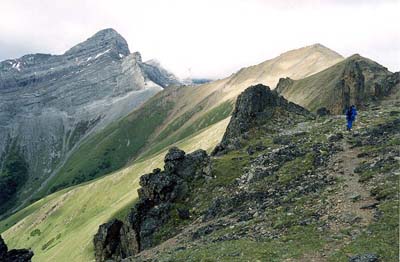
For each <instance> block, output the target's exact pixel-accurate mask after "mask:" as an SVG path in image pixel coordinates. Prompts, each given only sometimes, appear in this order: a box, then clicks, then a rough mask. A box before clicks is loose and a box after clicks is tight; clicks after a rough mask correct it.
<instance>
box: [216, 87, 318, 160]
mask: <svg viewBox="0 0 400 262" xmlns="http://www.w3.org/2000/svg"><path fill="white" fill-rule="evenodd" d="M310 115H311V114H310V113H309V112H308V111H307V110H306V109H304V108H302V107H301V106H298V105H296V104H294V103H291V102H288V101H287V100H286V99H285V98H283V97H282V96H280V95H279V94H278V93H277V92H276V91H275V90H274V91H271V90H270V89H269V87H267V86H264V85H261V84H259V85H255V86H251V87H249V88H248V89H246V90H245V91H244V92H243V93H242V94H240V95H239V97H238V98H237V101H236V106H235V110H234V111H233V114H232V118H231V120H230V122H229V125H228V127H227V129H226V131H225V134H224V136H223V138H222V141H221V143H220V144H219V145H218V146H217V147H216V148H215V149H214V151H213V153H212V154H213V155H218V154H222V153H224V152H226V151H229V150H232V149H235V148H236V149H237V148H238V147H240V141H239V139H240V137H241V136H243V135H245V133H246V132H249V131H250V130H251V129H252V128H254V127H258V128H260V127H262V126H264V125H265V124H267V123H272V122H271V121H273V120H278V122H280V123H281V124H285V123H287V121H289V122H290V121H291V120H293V117H295V118H296V117H299V116H300V117H308V116H310ZM277 124H278V123H277ZM271 128H273V127H271Z"/></svg>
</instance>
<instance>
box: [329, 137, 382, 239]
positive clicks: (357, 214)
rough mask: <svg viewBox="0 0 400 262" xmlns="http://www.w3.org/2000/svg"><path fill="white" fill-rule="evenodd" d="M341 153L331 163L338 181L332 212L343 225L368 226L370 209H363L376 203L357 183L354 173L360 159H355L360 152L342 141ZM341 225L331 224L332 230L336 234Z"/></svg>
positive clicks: (371, 215) (357, 177)
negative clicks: (356, 224)
mask: <svg viewBox="0 0 400 262" xmlns="http://www.w3.org/2000/svg"><path fill="white" fill-rule="evenodd" d="M341 143H342V147H343V151H341V152H339V153H338V154H336V156H335V157H334V159H333V163H334V165H335V167H336V172H335V174H334V175H335V176H336V178H338V179H339V181H340V182H339V188H338V191H337V192H335V194H334V195H333V196H332V199H331V200H332V201H333V202H334V203H335V204H336V206H335V208H334V210H333V212H334V214H335V215H336V216H337V217H338V218H339V219H340V221H341V222H342V223H343V222H345V223H349V224H352V223H359V224H361V225H368V224H369V223H370V222H371V221H372V219H373V212H372V209H367V208H363V207H365V206H368V205H372V204H374V203H376V202H377V201H376V200H375V199H374V198H373V197H372V196H371V195H370V192H369V190H368V189H367V188H366V186H365V185H363V184H362V183H361V182H359V176H358V175H357V174H356V173H354V170H355V168H356V167H358V166H359V164H360V163H361V161H362V159H361V158H359V157H357V155H358V154H359V153H360V151H359V150H358V149H357V148H351V147H350V145H349V143H348V142H347V141H346V139H343V140H342V142H341ZM342 223H338V224H332V229H333V230H334V231H335V232H338V231H339V230H340V229H341V227H342V226H343V224H342Z"/></svg>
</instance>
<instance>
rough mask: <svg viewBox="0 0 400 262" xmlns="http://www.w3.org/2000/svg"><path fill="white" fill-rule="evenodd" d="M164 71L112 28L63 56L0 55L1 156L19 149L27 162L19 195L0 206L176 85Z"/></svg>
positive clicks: (18, 199)
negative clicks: (84, 142)
mask: <svg viewBox="0 0 400 262" xmlns="http://www.w3.org/2000/svg"><path fill="white" fill-rule="evenodd" d="M166 72H167V71H165V70H160V68H159V67H154V66H152V65H148V64H145V63H143V62H142V60H141V57H140V54H139V53H134V54H130V51H129V48H128V44H127V42H126V41H125V39H123V37H122V36H121V35H119V34H118V33H117V32H116V31H115V30H113V29H105V30H102V31H100V32H98V33H96V34H95V35H94V36H92V37H91V38H89V39H87V40H86V41H84V42H82V43H80V44H78V45H76V46H74V47H72V48H71V49H70V50H68V51H66V52H65V53H64V54H63V55H48V54H33V55H25V56H23V57H21V58H19V59H11V60H6V61H3V62H1V63H0V138H1V139H0V160H2V159H3V160H4V159H5V158H7V156H8V155H9V154H10V148H16V151H18V152H19V154H20V155H21V156H22V157H23V158H24V159H25V161H26V162H27V163H28V165H29V178H28V181H26V183H24V184H25V185H21V186H19V189H18V190H19V194H18V197H16V198H15V195H13V196H10V199H2V201H1V202H2V205H1V206H2V207H4V208H6V209H7V208H10V207H11V206H12V205H8V206H5V204H4V203H5V202H7V200H12V199H13V202H15V201H16V202H19V203H21V201H22V202H24V201H25V200H26V199H29V198H30V197H31V195H32V193H33V192H35V191H36V190H38V189H40V188H41V187H42V186H43V183H45V181H46V180H47V179H48V178H49V177H52V176H55V175H56V173H57V169H58V168H59V167H60V166H61V165H62V163H63V162H64V161H65V160H66V159H67V158H68V155H69V154H70V153H71V152H72V151H73V150H74V149H75V148H77V147H78V146H79V144H80V141H82V140H83V139H84V138H86V137H87V136H88V135H89V134H91V133H95V132H96V131H98V130H100V129H101V128H103V127H105V126H107V125H108V124H110V123H112V122H114V121H115V120H117V119H119V118H121V117H123V116H125V115H126V114H128V113H129V112H131V111H132V110H133V109H134V108H136V107H138V106H139V105H140V104H142V103H143V102H144V101H146V100H147V99H149V98H150V97H151V96H153V95H154V94H156V93H157V92H159V91H161V90H162V89H163V88H164V87H167V86H169V85H177V84H179V81H178V80H177V79H176V78H174V77H173V75H172V74H170V73H168V74H166ZM163 74H166V75H163ZM0 162H1V163H2V162H3V161H0ZM0 166H1V165H0ZM2 186H3V185H2ZM11 198H12V199H11ZM3 211H4V210H3Z"/></svg>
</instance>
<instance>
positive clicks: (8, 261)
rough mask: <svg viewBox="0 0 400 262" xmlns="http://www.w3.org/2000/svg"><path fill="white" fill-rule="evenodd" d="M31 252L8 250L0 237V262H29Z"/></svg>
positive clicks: (26, 250)
mask: <svg viewBox="0 0 400 262" xmlns="http://www.w3.org/2000/svg"><path fill="white" fill-rule="evenodd" d="M32 257H33V252H32V251H31V250H28V249H11V250H8V247H7V245H6V243H5V242H4V240H3V238H2V237H1V236H0V261H1V262H30V261H31V258H32Z"/></svg>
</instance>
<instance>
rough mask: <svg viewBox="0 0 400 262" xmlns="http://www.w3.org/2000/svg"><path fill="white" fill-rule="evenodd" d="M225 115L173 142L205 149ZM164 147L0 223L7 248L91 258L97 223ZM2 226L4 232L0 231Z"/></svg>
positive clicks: (123, 201)
mask: <svg viewBox="0 0 400 262" xmlns="http://www.w3.org/2000/svg"><path fill="white" fill-rule="evenodd" d="M228 121H229V118H228V119H225V120H223V121H220V122H219V123H217V124H214V125H212V126H210V127H209V128H207V129H204V130H203V131H202V132H197V133H196V134H193V135H192V136H190V137H188V138H187V139H184V140H182V141H180V142H179V143H178V144H177V145H178V146H179V147H181V148H183V149H184V150H186V151H188V152H189V151H193V150H196V149H198V148H204V149H207V150H208V151H210V150H211V149H212V148H213V147H214V146H215V145H216V144H217V143H218V142H219V141H220V139H221V137H222V135H223V133H224V132H225V128H226V126H227V124H228ZM164 155H165V151H162V152H160V153H159V154H157V155H156V156H154V157H152V158H148V159H147V160H144V161H141V162H136V163H135V164H133V165H131V166H129V167H127V168H124V169H122V170H120V171H118V172H115V173H113V174H111V175H108V176H106V177H103V178H99V179H97V180H95V181H92V182H88V183H85V184H82V185H80V186H76V187H73V188H68V189H64V190H61V191H59V192H56V193H54V194H51V195H49V196H47V197H45V198H44V199H41V200H39V201H37V202H35V203H34V204H32V205H30V206H28V207H27V208H25V209H23V210H21V211H19V212H18V213H16V214H14V215H12V216H11V217H9V218H7V219H6V220H4V221H1V222H0V232H3V236H4V238H5V240H6V242H7V244H8V245H9V247H10V248H22V247H30V248H32V249H33V251H34V252H35V256H34V257H33V261H40V262H42V261H61V262H62V261H76V262H79V261H91V260H93V245H92V237H93V235H94V233H95V232H96V231H97V228H98V226H99V225H100V224H102V223H104V222H106V221H108V220H109V219H110V218H112V217H121V216H122V215H123V214H124V213H126V211H127V210H128V209H129V208H130V207H131V206H132V203H133V202H134V201H135V199H136V196H137V193H136V192H137V191H136V189H137V188H138V179H139V177H140V175H142V174H144V173H146V172H149V171H151V170H152V169H153V168H156V167H161V165H162V160H163V157H164ZM4 231H5V232H4Z"/></svg>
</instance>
